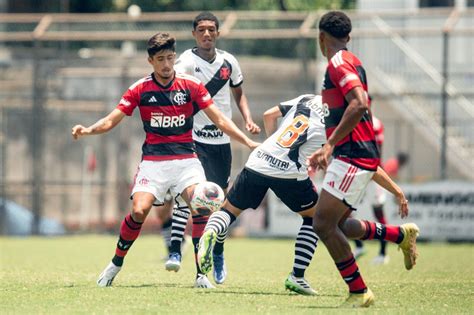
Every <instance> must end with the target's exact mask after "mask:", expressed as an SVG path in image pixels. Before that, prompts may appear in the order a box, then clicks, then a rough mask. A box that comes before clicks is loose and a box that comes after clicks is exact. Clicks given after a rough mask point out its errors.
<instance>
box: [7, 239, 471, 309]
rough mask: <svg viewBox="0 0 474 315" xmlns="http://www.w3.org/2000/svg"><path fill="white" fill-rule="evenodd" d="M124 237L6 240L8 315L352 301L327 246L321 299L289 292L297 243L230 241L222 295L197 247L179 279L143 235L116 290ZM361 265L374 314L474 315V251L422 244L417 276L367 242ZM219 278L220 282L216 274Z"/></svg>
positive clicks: (321, 252) (314, 278)
mask: <svg viewBox="0 0 474 315" xmlns="http://www.w3.org/2000/svg"><path fill="white" fill-rule="evenodd" d="M115 243H116V237H114V236H94V235H93V236H75V237H61V238H0V277H1V282H0V314H38V313H43V314H52V313H63V314H66V313H67V314H69V313H82V314H90V313H116V314H118V313H121V314H130V313H159V314H164V313H170V314H171V313H206V314H222V313H225V314H249V313H252V314H255V313H279V314H280V313H293V314H295V313H296V314H304V313H307V314H309V313H312V314H313V313H328V312H330V313H344V312H347V310H346V311H344V310H341V309H337V306H338V305H339V304H341V303H342V302H343V301H344V299H345V298H346V294H347V292H346V285H345V284H344V282H343V280H342V279H341V278H340V276H339V274H338V273H337V271H336V268H335V266H334V264H333V262H332V260H331V259H330V257H329V255H328V253H327V251H326V248H325V247H324V245H322V244H319V247H318V249H317V251H316V254H315V257H314V259H313V263H312V265H311V266H310V268H309V269H308V270H307V272H306V278H307V279H308V281H309V282H310V283H311V284H312V286H313V288H314V289H316V290H317V291H318V293H319V295H318V296H313V297H309V296H300V295H296V294H294V293H290V292H288V291H285V290H284V281H285V279H286V277H287V276H288V273H289V272H290V271H291V267H292V261H293V246H294V243H293V240H266V239H259V240H252V239H229V240H228V241H227V243H226V250H225V254H226V262H227V268H228V278H227V280H226V283H225V284H223V285H221V286H218V288H217V289H215V290H204V289H194V288H192V285H193V284H194V270H195V268H194V257H193V255H192V253H191V252H192V249H189V251H188V252H187V254H186V255H185V257H184V259H183V265H182V268H181V270H180V271H179V272H178V273H174V272H167V271H166V270H165V269H164V263H163V262H162V261H161V259H162V257H163V256H164V248H163V241H162V239H160V238H158V237H156V236H142V237H140V238H139V239H138V240H137V241H136V242H135V244H134V245H133V247H132V249H131V250H130V252H129V254H128V256H127V258H126V259H125V264H124V267H123V268H122V271H121V272H120V273H119V274H118V276H117V277H116V279H115V281H114V286H113V287H110V288H98V287H97V286H96V283H95V281H96V279H97V276H98V275H99V273H100V272H101V271H102V269H103V268H105V266H106V265H107V264H108V262H109V261H110V259H111V258H112V256H113V253H114V249H115ZM366 244H367V248H368V253H367V254H366V255H365V256H363V257H362V258H361V259H360V261H359V267H360V270H361V272H362V274H363V276H364V278H365V281H366V283H367V284H368V285H369V286H370V287H371V289H372V291H373V292H374V294H375V297H376V300H375V303H376V304H375V305H374V306H372V307H371V308H370V309H368V310H365V311H364V312H368V313H381V312H384V313H395V314H399V313H407V312H409V313H412V314H420V313H437V314H439V313H450V314H453V313H471V314H472V313H473V312H474V273H473V272H472V266H473V259H474V246H473V245H470V244H459V245H450V244H443V243H431V244H420V245H419V252H420V259H419V262H418V264H417V266H415V268H414V270H412V271H406V270H405V268H404V267H403V257H402V256H403V255H402V254H401V252H398V251H397V250H396V247H395V246H394V245H391V246H389V247H388V253H389V255H390V257H391V261H390V263H389V264H388V265H385V266H373V265H371V263H370V262H371V259H372V258H373V257H374V256H375V255H376V253H377V248H378V244H377V243H376V242H369V243H366ZM209 277H210V278H212V275H211V274H210V275H209Z"/></svg>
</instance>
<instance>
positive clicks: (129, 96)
mask: <svg viewBox="0 0 474 315" xmlns="http://www.w3.org/2000/svg"><path fill="white" fill-rule="evenodd" d="M139 95H140V93H139V92H138V86H135V87H133V88H129V89H128V90H127V91H126V92H125V94H124V95H123V96H122V98H121V99H120V102H119V103H118V105H117V109H119V110H121V111H122V112H123V113H124V114H125V115H127V116H131V115H132V113H133V110H134V109H135V107H137V106H138V104H139V103H140V97H139Z"/></svg>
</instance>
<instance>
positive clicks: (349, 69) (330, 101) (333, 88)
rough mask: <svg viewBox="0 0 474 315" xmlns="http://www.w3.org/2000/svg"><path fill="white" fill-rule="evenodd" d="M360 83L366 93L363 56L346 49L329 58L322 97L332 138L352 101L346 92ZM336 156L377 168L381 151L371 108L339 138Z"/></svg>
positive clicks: (359, 165) (343, 159) (328, 132)
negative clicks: (376, 137)
mask: <svg viewBox="0 0 474 315" xmlns="http://www.w3.org/2000/svg"><path fill="white" fill-rule="evenodd" d="M357 86H360V87H362V88H363V89H364V91H365V92H366V96H367V95H368V94H367V77H366V74H365V70H364V68H363V67H362V63H361V62H360V60H359V59H358V58H357V57H356V56H355V55H353V54H352V53H351V52H349V51H347V50H340V51H338V52H337V53H336V54H335V55H334V56H333V57H332V58H331V60H330V61H329V64H328V66H327V69H326V74H325V76H324V82H323V89H322V97H323V104H324V105H325V106H327V108H328V111H329V113H328V116H327V117H326V118H325V123H326V136H327V138H329V137H330V136H331V134H332V133H333V132H334V130H335V129H336V127H337V125H339V123H340V122H341V119H342V116H343V114H344V111H345V110H346V108H347V106H348V105H349V104H348V102H347V100H346V98H345V95H346V94H347V93H348V92H349V91H350V90H352V89H353V88H355V87H357ZM333 155H334V157H335V158H337V159H340V160H342V161H345V162H348V163H351V164H353V165H355V166H357V167H359V168H362V169H367V170H371V171H375V170H377V166H378V165H379V164H380V154H379V151H378V149H377V144H376V142H375V134H374V129H373V125H372V115H371V112H370V110H369V111H367V112H365V113H364V115H363V117H362V119H361V120H360V122H359V123H358V124H357V125H356V127H355V128H354V129H353V130H352V131H351V132H350V133H349V134H348V135H347V136H346V137H344V139H342V140H341V141H339V142H338V143H337V144H336V146H335V148H334V153H333Z"/></svg>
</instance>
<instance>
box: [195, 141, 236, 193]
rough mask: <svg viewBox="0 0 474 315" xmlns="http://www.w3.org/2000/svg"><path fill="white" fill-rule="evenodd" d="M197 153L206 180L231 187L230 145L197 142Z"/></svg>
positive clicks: (223, 187) (224, 186)
mask: <svg viewBox="0 0 474 315" xmlns="http://www.w3.org/2000/svg"><path fill="white" fill-rule="evenodd" d="M195 144H196V152H197V155H198V158H199V161H201V164H202V167H203V168H204V173H205V174H206V179H207V180H208V181H210V182H214V183H216V184H217V185H219V186H221V187H222V189H226V188H227V187H229V179H230V170H231V164H232V151H231V149H230V143H226V144H207V143H202V142H197V141H195Z"/></svg>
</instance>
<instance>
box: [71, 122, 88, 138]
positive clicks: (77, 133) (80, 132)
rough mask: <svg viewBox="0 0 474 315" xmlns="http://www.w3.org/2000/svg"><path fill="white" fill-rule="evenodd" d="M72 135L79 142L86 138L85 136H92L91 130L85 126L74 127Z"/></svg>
mask: <svg viewBox="0 0 474 315" xmlns="http://www.w3.org/2000/svg"><path fill="white" fill-rule="evenodd" d="M71 134H72V137H73V138H74V139H75V140H77V139H79V137H81V136H85V135H88V134H90V129H89V128H86V127H84V126H83V125H75V126H74V127H72V131H71Z"/></svg>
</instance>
